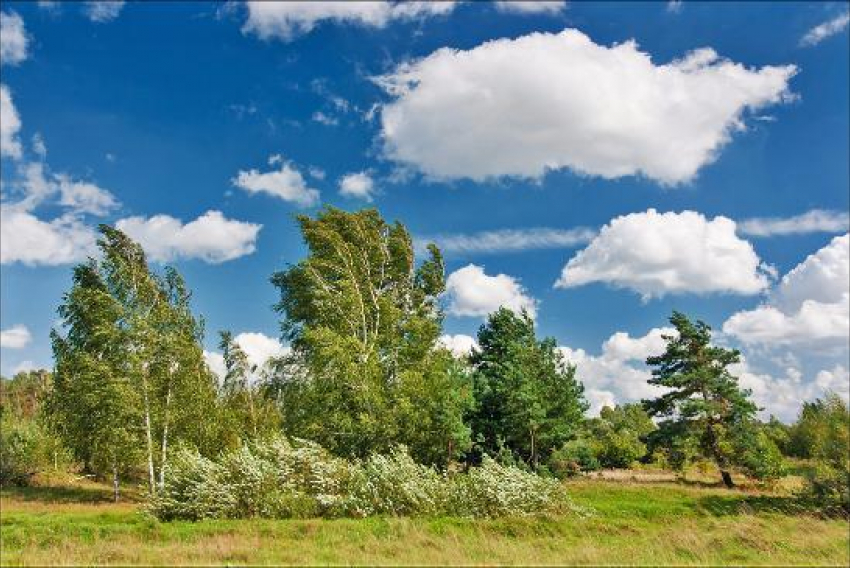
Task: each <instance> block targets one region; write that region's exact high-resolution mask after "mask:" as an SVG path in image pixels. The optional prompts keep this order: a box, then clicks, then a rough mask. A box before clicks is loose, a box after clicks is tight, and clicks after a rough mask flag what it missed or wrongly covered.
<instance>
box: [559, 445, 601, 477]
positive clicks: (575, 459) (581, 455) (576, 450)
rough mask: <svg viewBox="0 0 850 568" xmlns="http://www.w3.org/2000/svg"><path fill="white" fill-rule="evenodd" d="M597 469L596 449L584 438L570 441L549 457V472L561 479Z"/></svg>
mask: <svg viewBox="0 0 850 568" xmlns="http://www.w3.org/2000/svg"><path fill="white" fill-rule="evenodd" d="M599 467H600V466H599V460H598V459H596V448H595V447H594V446H593V444H592V443H591V442H590V441H589V440H587V439H585V438H576V439H575V440H570V441H569V442H567V443H566V444H564V445H563V446H562V447H561V448H560V449H559V450H555V451H554V452H552V455H551V456H550V457H549V470H550V471H551V472H552V474H553V475H554V476H555V477H558V478H561V479H563V478H565V477H571V476H574V475H578V474H579V473H580V472H583V471H596V470H598V469H599Z"/></svg>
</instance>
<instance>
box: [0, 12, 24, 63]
mask: <svg viewBox="0 0 850 568" xmlns="http://www.w3.org/2000/svg"><path fill="white" fill-rule="evenodd" d="M28 44H29V38H28V37H27V32H26V30H25V29H24V20H23V18H21V17H20V16H19V15H18V14H17V13H16V12H0V64H2V65H17V64H18V63H20V62H22V61H24V60H25V59H26V58H27V45H28Z"/></svg>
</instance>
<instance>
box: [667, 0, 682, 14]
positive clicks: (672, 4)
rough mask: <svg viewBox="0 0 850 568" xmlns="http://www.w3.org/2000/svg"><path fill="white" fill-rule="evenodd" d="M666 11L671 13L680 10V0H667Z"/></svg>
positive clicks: (676, 12)
mask: <svg viewBox="0 0 850 568" xmlns="http://www.w3.org/2000/svg"><path fill="white" fill-rule="evenodd" d="M667 11H668V12H670V13H671V14H678V13H679V12H681V11H682V0H669V1H668V2H667Z"/></svg>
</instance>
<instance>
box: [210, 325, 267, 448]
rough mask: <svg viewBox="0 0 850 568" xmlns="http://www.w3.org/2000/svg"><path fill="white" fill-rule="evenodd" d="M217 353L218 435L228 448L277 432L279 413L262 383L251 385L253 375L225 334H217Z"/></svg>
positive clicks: (228, 333)
mask: <svg viewBox="0 0 850 568" xmlns="http://www.w3.org/2000/svg"><path fill="white" fill-rule="evenodd" d="M219 349H221V353H222V358H223V359H224V370H225V374H224V377H223V378H222V384H221V388H220V393H219V396H220V401H219V405H220V412H219V414H220V419H221V435H222V437H223V439H224V440H226V441H225V443H224V446H225V447H228V448H235V447H239V446H240V445H241V444H242V442H244V441H246V440H251V439H256V438H262V437H267V436H270V435H272V434H274V433H275V432H279V431H280V410H279V409H278V407H277V405H276V403H275V402H274V400H272V397H271V396H268V394H269V393H268V389H267V388H265V387H266V385H265V384H263V383H256V384H254V383H252V382H251V377H252V375H254V374H255V373H256V372H257V369H256V366H254V365H251V364H250V362H249V361H248V356H247V355H246V354H245V352H244V351H243V350H242V348H241V347H240V346H239V344H238V343H236V341H235V340H234V339H233V334H232V333H230V332H229V331H222V332H220V341H219Z"/></svg>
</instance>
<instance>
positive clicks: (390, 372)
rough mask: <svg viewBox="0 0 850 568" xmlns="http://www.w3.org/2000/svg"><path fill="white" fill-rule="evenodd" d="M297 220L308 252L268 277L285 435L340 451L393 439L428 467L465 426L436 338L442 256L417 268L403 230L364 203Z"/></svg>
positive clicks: (460, 439) (432, 252) (457, 443)
mask: <svg viewBox="0 0 850 568" xmlns="http://www.w3.org/2000/svg"><path fill="white" fill-rule="evenodd" d="M298 222H299V224H300V226H301V232H302V234H303V236H304V240H305V242H306V244H307V248H308V250H309V253H308V255H307V257H306V258H305V259H303V260H301V261H300V262H299V263H297V264H295V265H293V266H290V267H289V268H287V269H286V270H283V271H280V272H277V273H276V274H274V275H273V276H272V283H273V284H274V285H275V286H276V287H277V288H278V289H279V291H280V302H279V303H278V304H277V306H276V310H277V311H278V312H279V313H280V314H281V315H282V316H283V321H282V322H281V327H282V331H283V335H284V338H285V339H287V340H288V341H289V342H290V344H291V346H292V354H291V356H289V357H287V358H284V359H283V360H281V361H279V362H278V364H277V365H276V372H275V373H274V377H273V380H272V383H273V387H274V390H275V392H276V393H277V394H278V396H279V397H280V402H281V407H282V412H283V420H284V428H285V430H286V432H287V433H289V434H290V435H293V436H299V437H304V438H308V439H311V440H314V441H317V442H319V443H320V444H322V445H324V446H325V447H327V448H329V449H330V450H332V451H334V452H336V453H338V454H343V455H353V456H365V455H368V454H369V453H371V452H375V451H386V450H388V449H389V448H390V447H391V446H393V445H395V444H398V443H403V444H407V445H409V447H410V450H411V453H412V454H413V455H414V456H415V457H417V459H420V460H423V461H427V462H430V463H440V462H442V463H445V462H446V461H447V460H449V459H451V458H452V457H454V456H456V455H459V453H460V452H462V451H463V450H465V448H466V447H467V446H468V445H469V432H468V430H466V429H465V428H463V427H462V420H461V417H462V410H463V408H464V400H465V398H464V394H463V393H464V388H463V377H462V375H460V374H458V373H455V372H454V371H453V370H452V369H453V365H454V361H453V359H452V357H451V355H450V354H449V352H448V351H446V350H445V349H442V348H440V347H439V345H438V342H437V340H438V337H439V334H440V330H441V326H442V317H443V316H442V313H441V311H440V308H439V304H438V297H439V294H440V293H442V292H443V290H444V289H445V282H444V266H443V260H442V256H441V255H440V251H439V250H438V249H437V248H436V247H435V246H433V245H431V246H429V247H428V256H429V258H428V259H427V260H425V261H424V262H422V263H421V264H420V265H419V266H418V267H416V263H415V259H414V251H413V244H412V240H411V238H410V234H409V233H408V232H407V229H405V227H404V226H403V225H402V224H400V223H395V224H392V225H390V224H388V223H386V222H385V221H384V220H383V219H382V218H381V216H380V215H379V214H378V212H377V211H376V210H374V209H366V210H363V211H359V212H355V213H347V212H345V211H341V210H339V209H335V208H332V207H328V208H326V209H324V210H323V211H321V212H320V213H319V214H318V215H317V216H316V218H315V219H314V218H310V217H307V216H300V217H298ZM440 401H442V402H440Z"/></svg>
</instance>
